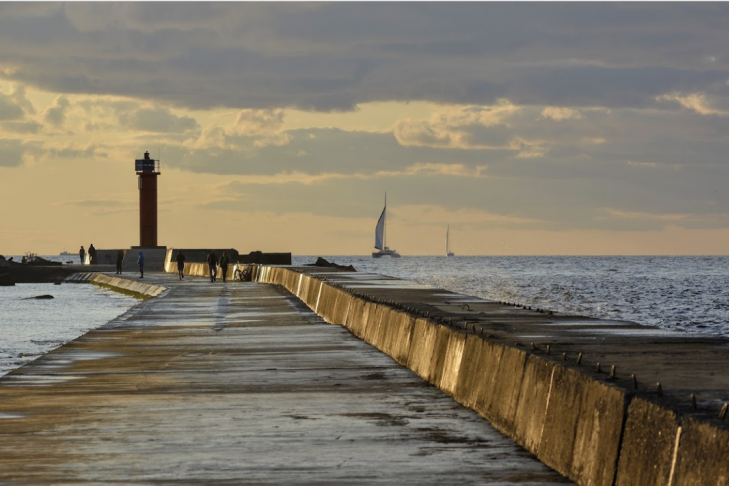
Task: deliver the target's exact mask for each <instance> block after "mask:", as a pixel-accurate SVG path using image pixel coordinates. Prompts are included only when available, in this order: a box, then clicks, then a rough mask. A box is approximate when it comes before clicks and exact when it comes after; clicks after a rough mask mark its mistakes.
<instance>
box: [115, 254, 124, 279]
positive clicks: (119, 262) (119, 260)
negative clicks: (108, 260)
mask: <svg viewBox="0 0 729 486" xmlns="http://www.w3.org/2000/svg"><path fill="white" fill-rule="evenodd" d="M123 260H124V250H119V251H117V252H116V273H117V275H121V273H122V261H123Z"/></svg>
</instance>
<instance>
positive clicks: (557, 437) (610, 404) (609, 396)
mask: <svg viewBox="0 0 729 486" xmlns="http://www.w3.org/2000/svg"><path fill="white" fill-rule="evenodd" d="M624 410H625V396H624V394H623V392H621V391H620V390H618V389H616V388H612V387H609V386H607V385H605V384H602V383H599V382H597V381H594V380H592V379H590V378H588V377H586V376H585V375H582V374H580V373H579V372H577V371H574V370H571V369H568V368H564V367H562V366H555V368H554V372H553V374H552V386H551V390H550V393H549V402H548V403H547V414H546V417H545V421H544V429H543V432H542V439H541V443H540V445H539V450H538V453H537V457H539V458H540V459H541V460H542V462H544V463H545V464H546V465H548V466H550V467H552V468H553V469H555V470H556V471H558V472H560V473H562V474H563V475H565V476H567V477H568V478H570V479H572V480H573V481H575V482H577V483H578V484H586V485H591V486H592V485H594V486H609V485H612V483H613V479H614V476H615V471H616V470H617V458H618V452H619V451H618V447H619V445H620V433H621V431H622V425H623V416H624Z"/></svg>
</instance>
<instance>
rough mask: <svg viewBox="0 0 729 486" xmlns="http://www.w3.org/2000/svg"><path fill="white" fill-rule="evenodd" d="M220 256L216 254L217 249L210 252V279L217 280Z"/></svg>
mask: <svg viewBox="0 0 729 486" xmlns="http://www.w3.org/2000/svg"><path fill="white" fill-rule="evenodd" d="M217 265H218V256H217V255H216V254H215V250H210V253H208V267H209V268H210V281H211V282H215V278H216V277H217V275H218V267H217Z"/></svg>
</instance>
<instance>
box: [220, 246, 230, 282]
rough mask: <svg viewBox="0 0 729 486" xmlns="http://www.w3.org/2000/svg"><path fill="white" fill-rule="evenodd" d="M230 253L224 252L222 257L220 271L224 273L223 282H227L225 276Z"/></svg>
mask: <svg viewBox="0 0 729 486" xmlns="http://www.w3.org/2000/svg"><path fill="white" fill-rule="evenodd" d="M228 263H230V262H229V261H228V254H227V253H226V252H223V256H221V257H220V273H221V274H222V275H223V283H225V276H226V274H227V273H228Z"/></svg>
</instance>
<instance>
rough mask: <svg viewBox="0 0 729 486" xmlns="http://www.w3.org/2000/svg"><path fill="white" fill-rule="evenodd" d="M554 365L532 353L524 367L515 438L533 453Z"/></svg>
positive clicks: (537, 439) (541, 423) (535, 452)
mask: <svg viewBox="0 0 729 486" xmlns="http://www.w3.org/2000/svg"><path fill="white" fill-rule="evenodd" d="M554 366H555V365H554V363H552V362H549V361H545V360H543V359H541V358H538V357H536V356H534V355H530V356H529V357H528V358H527V361H526V365H525V367H524V376H523V378H522V380H521V389H520V391H519V400H518V403H517V406H516V420H515V422H514V440H515V441H516V442H517V443H518V444H519V445H521V446H522V447H524V448H525V449H526V450H528V451H529V452H531V453H532V454H537V452H538V450H539V442H540V440H541V438H542V428H543V427H544V419H545V417H546V414H547V399H548V398H549V387H550V383H551V381H552V371H553V369H554Z"/></svg>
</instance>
